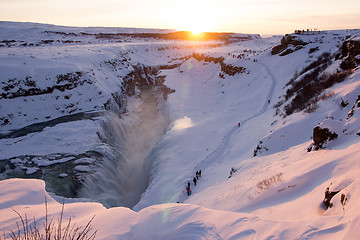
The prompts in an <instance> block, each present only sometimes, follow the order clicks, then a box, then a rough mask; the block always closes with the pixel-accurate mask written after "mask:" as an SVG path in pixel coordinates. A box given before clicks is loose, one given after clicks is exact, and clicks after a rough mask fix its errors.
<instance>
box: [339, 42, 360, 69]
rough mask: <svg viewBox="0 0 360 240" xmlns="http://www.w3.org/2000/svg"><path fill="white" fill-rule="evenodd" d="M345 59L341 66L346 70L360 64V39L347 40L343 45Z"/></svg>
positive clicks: (342, 52)
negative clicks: (359, 56)
mask: <svg viewBox="0 0 360 240" xmlns="http://www.w3.org/2000/svg"><path fill="white" fill-rule="evenodd" d="M340 51H341V56H342V57H343V60H342V62H341V64H340V67H341V68H342V69H344V70H348V69H353V68H355V67H357V66H359V65H360V60H359V59H358V57H357V56H358V55H359V54H360V41H353V40H350V41H345V42H344V43H343V45H342V46H341V49H340Z"/></svg>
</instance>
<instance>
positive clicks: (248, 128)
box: [0, 22, 360, 239]
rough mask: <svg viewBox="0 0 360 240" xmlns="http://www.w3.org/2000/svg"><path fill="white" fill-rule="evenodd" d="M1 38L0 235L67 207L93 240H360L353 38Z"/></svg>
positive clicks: (6, 31)
mask: <svg viewBox="0 0 360 240" xmlns="http://www.w3.org/2000/svg"><path fill="white" fill-rule="evenodd" d="M0 25H1V30H0V36H1V39H0V41H2V42H1V44H2V46H3V47H1V48H0V69H1V70H0V72H1V73H2V74H1V76H0V80H1V81H0V83H1V92H0V93H1V98H0V109H1V111H0V121H1V122H0V123H1V128H0V134H1V135H0V159H1V160H0V169H1V177H2V179H4V180H2V181H0V195H1V198H0V222H1V224H0V231H1V232H3V231H5V232H7V233H9V229H15V228H16V221H19V219H18V218H17V215H16V213H15V212H13V209H14V210H16V211H17V212H19V213H21V214H26V215H27V216H28V217H29V216H31V217H32V216H34V217H35V218H36V219H39V220H38V221H41V220H42V218H43V215H44V211H45V210H44V196H45V197H46V198H47V199H48V209H49V213H50V215H51V216H52V215H55V216H56V214H59V212H60V211H61V202H62V200H61V199H62V197H61V196H58V195H63V196H67V197H68V198H66V199H65V217H66V218H67V217H69V216H71V217H72V219H73V221H75V222H76V223H78V224H80V225H81V224H83V225H84V224H86V222H87V221H88V220H89V219H90V218H91V217H92V216H93V215H95V218H94V222H93V224H92V225H93V228H94V229H96V230H97V231H98V232H97V239H357V238H358V233H359V231H358V229H359V227H360V225H359V223H360V215H359V210H360V209H359V206H358V205H357V204H356V203H357V199H358V198H360V191H359V187H360V185H359V184H360V182H359V171H360V165H359V161H358V159H357V158H358V157H357V156H359V152H360V141H359V139H360V136H359V135H360V121H359V117H360V115H359V114H360V111H359V107H360V99H359V95H360V70H359V67H357V66H358V65H359V63H360V57H359V54H360V52H359V47H358V42H359V39H360V30H340V31H329V32H320V33H318V34H315V35H295V34H293V35H288V36H284V37H281V36H277V37H276V36H275V37H272V38H259V37H258V36H256V35H254V36H252V37H251V39H247V41H237V42H232V43H228V42H226V43H225V42H214V41H211V42H210V41H209V42H191V41H181V40H155V39H149V38H145V39H144V38H134V37H128V36H126V37H125V38H122V39H118V35H117V37H116V39H115V40H114V38H113V36H114V35H111V36H112V37H111V38H110V39H109V38H96V36H98V35H96V34H98V33H108V34H113V33H122V32H125V30H124V29H106V28H98V29H87V28H83V29H78V28H68V27H55V26H51V25H50V26H49V25H39V24H35V25H34V24H30V23H9V22H2V23H1V24H0ZM149 31H150V30H149ZM158 31H160V30H158ZM126 32H129V30H126ZM130 32H131V31H130ZM135 32H136V31H135ZM150 32H156V30H151V31H150ZM160 32H161V31H160ZM165 32H170V31H165ZM81 33H89V34H81ZM90 33H91V34H90ZM45 35H46V36H47V38H44V36H45ZM239 39H240V38H239ZM239 39H238V40H239ZM46 40H51V41H46ZM25 43H26V44H25ZM324 86H326V87H324ZM311 90H313V91H311ZM299 99H300V100H299ZM299 102H300V103H301V104H298V103H299ZM239 123H240V126H239ZM316 126H319V127H320V128H319V129H328V131H329V132H330V133H333V134H336V135H337V137H336V138H335V139H333V140H331V141H330V140H328V141H326V142H324V143H323V142H321V143H319V142H318V139H320V140H324V139H325V138H324V136H322V135H321V136H319V134H318V132H316V131H315V136H313V134H314V128H315V127H316ZM320 132H321V131H320ZM321 133H323V132H321ZM332 136H333V135H332ZM325 137H326V136H325ZM199 170H201V172H202V176H201V177H200V178H199V179H198V181H197V184H196V186H195V185H194V182H193V178H194V177H195V173H196V172H197V171H199ZM18 177H21V178H31V179H19V178H18ZM34 178H38V179H42V180H36V179H34ZM5 179H6V180H5ZM188 182H190V187H191V191H192V194H191V195H190V196H187V194H186V189H185V186H186V185H187V184H188ZM45 183H46V189H47V191H48V192H46V191H45ZM327 187H329V188H330V191H340V192H339V193H337V194H336V195H335V196H334V197H333V199H332V200H331V203H332V204H333V207H332V208H328V209H327V208H326V207H325V206H324V205H323V203H322V201H323V199H324V192H325V190H326V188H327ZM49 192H56V193H57V194H58V195H55V194H54V193H49ZM74 197H77V198H74ZM92 201H97V202H100V203H102V204H103V205H104V206H106V207H108V209H106V208H105V207H104V206H103V205H101V204H100V203H95V202H92ZM123 206H128V207H131V209H130V208H127V207H123ZM37 225H38V226H42V225H41V224H39V223H38V224H37Z"/></svg>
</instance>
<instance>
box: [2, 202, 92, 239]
mask: <svg viewBox="0 0 360 240" xmlns="http://www.w3.org/2000/svg"><path fill="white" fill-rule="evenodd" d="M64 206H65V204H64V202H63V204H62V208H61V213H60V216H59V218H58V219H57V220H54V217H53V218H51V219H49V216H48V205H47V200H46V199H45V222H44V223H43V226H44V227H43V229H39V228H38V227H37V225H36V219H35V218H33V221H29V220H28V218H27V216H26V214H25V215H24V216H22V215H21V214H20V213H19V212H17V211H16V210H14V211H15V213H16V214H17V215H18V216H19V219H20V222H17V223H16V226H17V229H16V230H9V231H10V233H9V234H8V235H6V233H5V232H4V236H3V239H4V240H5V239H12V240H94V239H95V236H96V232H97V231H93V230H92V227H91V223H92V221H93V220H94V217H95V216H93V217H92V218H91V219H90V221H89V222H88V223H87V224H86V225H85V226H77V225H76V224H75V223H73V222H72V220H71V217H70V218H69V220H68V221H67V222H64V219H63V216H64ZM0 239H1V237H0Z"/></svg>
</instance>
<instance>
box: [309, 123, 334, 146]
mask: <svg viewBox="0 0 360 240" xmlns="http://www.w3.org/2000/svg"><path fill="white" fill-rule="evenodd" d="M337 137H338V135H337V134H336V133H335V132H331V131H330V130H329V129H328V128H321V127H319V126H316V127H315V128H314V130H313V140H314V148H315V150H318V149H321V148H323V144H324V143H326V142H327V141H331V140H334V139H336V138H337Z"/></svg>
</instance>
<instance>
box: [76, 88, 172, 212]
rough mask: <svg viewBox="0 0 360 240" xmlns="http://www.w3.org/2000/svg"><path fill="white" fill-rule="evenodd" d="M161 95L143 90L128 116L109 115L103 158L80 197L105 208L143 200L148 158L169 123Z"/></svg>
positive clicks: (107, 117) (132, 203)
mask: <svg viewBox="0 0 360 240" xmlns="http://www.w3.org/2000/svg"><path fill="white" fill-rule="evenodd" d="M160 96H161V94H156V93H155V91H154V88H153V87H151V86H147V87H142V88H141V94H140V98H135V97H133V98H131V99H130V100H129V102H128V105H127V109H128V113H127V114H125V115H124V116H121V117H120V116H119V114H117V113H113V112H110V113H109V114H108V115H107V116H106V120H105V121H104V122H103V135H104V136H103V143H102V144H101V146H100V150H99V152H101V153H102V155H103V158H102V161H100V162H99V163H98V165H97V168H96V171H95V172H94V173H93V174H91V175H89V176H88V177H87V178H86V179H85V181H84V183H83V187H82V189H81V190H80V192H79V196H80V197H86V198H90V199H91V200H94V201H97V202H101V203H102V204H103V205H104V206H106V207H114V206H125V207H130V208H131V207H133V206H135V205H136V203H137V202H138V201H139V200H140V198H141V194H142V193H143V192H144V191H145V190H146V188H147V186H148V182H149V172H150V166H149V164H148V159H147V158H148V156H149V153H150V151H151V149H152V148H153V147H154V145H155V144H156V142H157V141H158V140H159V138H160V137H161V136H162V135H163V134H164V133H165V131H166V129H167V127H168V124H169V118H168V115H167V112H166V110H165V108H164V99H163V98H162V97H160ZM133 113H135V114H133Z"/></svg>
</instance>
